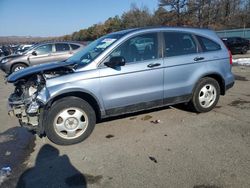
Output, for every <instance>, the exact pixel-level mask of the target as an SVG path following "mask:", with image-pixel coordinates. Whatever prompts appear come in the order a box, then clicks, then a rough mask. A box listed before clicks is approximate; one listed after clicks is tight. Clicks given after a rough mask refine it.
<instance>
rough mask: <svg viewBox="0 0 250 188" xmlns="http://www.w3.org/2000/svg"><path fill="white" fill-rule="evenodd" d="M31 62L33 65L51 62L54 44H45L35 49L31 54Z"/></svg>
mask: <svg viewBox="0 0 250 188" xmlns="http://www.w3.org/2000/svg"><path fill="white" fill-rule="evenodd" d="M28 58H29V62H30V64H31V65H38V64H42V63H49V62H52V61H53V53H52V44H44V45H41V46H38V47H37V48H35V49H34V51H33V53H32V54H30V56H29V57H28Z"/></svg>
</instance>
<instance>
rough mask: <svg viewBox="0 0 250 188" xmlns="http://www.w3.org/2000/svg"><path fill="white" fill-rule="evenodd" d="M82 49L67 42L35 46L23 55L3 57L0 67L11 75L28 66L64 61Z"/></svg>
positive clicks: (77, 44) (78, 45) (76, 44)
mask: <svg viewBox="0 0 250 188" xmlns="http://www.w3.org/2000/svg"><path fill="white" fill-rule="evenodd" d="M83 47H84V46H83V45H82V44H79V43H69V42H53V43H42V44H37V45H34V46H32V47H30V48H29V49H28V50H27V51H25V52H24V53H23V54H13V55H9V56H7V57H4V58H3V59H2V61H1V62H0V67H1V69H2V70H3V71H4V72H5V73H6V74H11V73H13V72H16V71H18V70H21V69H24V68H26V67H28V66H33V65H38V64H43V63H48V62H53V61H64V60H66V59H68V58H69V57H71V56H72V55H74V54H75V53H76V52H78V51H80V50H81V49H82V48H83Z"/></svg>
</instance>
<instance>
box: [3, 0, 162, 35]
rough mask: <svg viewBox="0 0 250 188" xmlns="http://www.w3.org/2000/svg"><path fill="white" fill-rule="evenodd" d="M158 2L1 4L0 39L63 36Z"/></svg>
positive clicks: (29, 0) (30, 0)
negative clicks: (134, 5)
mask: <svg viewBox="0 0 250 188" xmlns="http://www.w3.org/2000/svg"><path fill="white" fill-rule="evenodd" d="M132 3H135V4H137V5H138V7H142V6H147V7H148V8H149V9H150V11H154V10H155V9H157V5H158V0H0V36H14V35H15V36H61V35H65V34H71V33H72V32H74V31H78V30H80V29H83V28H87V27H89V26H91V25H92V24H95V23H100V22H103V21H105V20H106V19H107V18H109V17H113V16H115V15H122V13H123V12H125V11H127V10H129V9H130V7H131V4H132Z"/></svg>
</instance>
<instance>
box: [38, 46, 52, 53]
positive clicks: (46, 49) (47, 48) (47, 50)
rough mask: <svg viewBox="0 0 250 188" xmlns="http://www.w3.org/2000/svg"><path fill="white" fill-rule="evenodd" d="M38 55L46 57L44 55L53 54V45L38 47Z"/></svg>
mask: <svg viewBox="0 0 250 188" xmlns="http://www.w3.org/2000/svg"><path fill="white" fill-rule="evenodd" d="M35 51H36V54H37V55H44V54H50V53H52V45H51V44H46V45H42V46H39V47H37V49H36V50H35Z"/></svg>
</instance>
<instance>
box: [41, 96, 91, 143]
mask: <svg viewBox="0 0 250 188" xmlns="http://www.w3.org/2000/svg"><path fill="white" fill-rule="evenodd" d="M74 110H75V112H74ZM70 111H72V112H71V113H73V115H72V114H70ZM79 111H80V113H83V114H82V116H81V117H79V118H78V119H77V118H76V117H75V116H74V115H75V113H77V112H79ZM65 113H67V114H66V115H68V116H70V117H68V118H66V117H63V115H61V114H65ZM84 113H85V114H84ZM85 116H86V117H85ZM60 118H61V120H60ZM70 118H71V119H70ZM82 119H84V121H85V122H87V124H86V126H85V127H84V130H79V129H78V126H79V122H80V121H82V122H81V123H83V120H82ZM59 120H60V121H62V123H61V124H60V122H59V124H57V123H58V121H59ZM72 122H73V123H72ZM74 122H77V123H74ZM56 124H57V125H56ZM75 124H76V125H75ZM95 124H96V114H95V111H94V110H93V108H92V107H91V106H90V104H89V103H88V102H86V101H85V100H83V99H80V98H77V97H66V98H62V99H59V100H58V101H56V102H55V103H53V105H52V107H51V108H50V109H49V111H48V113H47V118H46V122H45V124H44V129H45V134H46V135H47V137H48V138H49V139H50V140H51V141H52V142H54V143H55V144H58V145H71V144H76V143H79V142H82V141H83V140H85V139H86V138H87V137H88V136H89V135H90V134H91V133H92V131H93V130H94V127H95ZM58 125H60V127H63V128H64V129H65V131H64V130H62V131H58V128H57V127H58ZM72 126H76V127H72ZM69 127H70V128H69ZM74 130H75V134H79V135H78V136H75V137H71V136H72V135H71V136H69V133H70V131H73V132H74ZM72 134H74V133H72Z"/></svg>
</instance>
